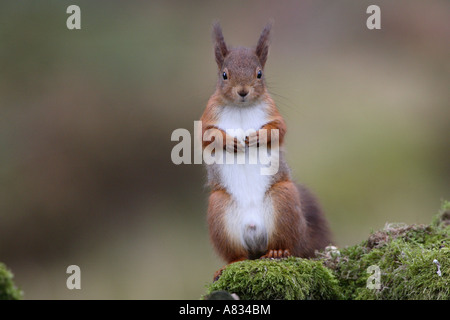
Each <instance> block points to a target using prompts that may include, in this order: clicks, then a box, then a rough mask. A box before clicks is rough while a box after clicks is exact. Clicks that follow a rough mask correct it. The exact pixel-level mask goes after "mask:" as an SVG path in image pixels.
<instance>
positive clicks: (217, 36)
mask: <svg viewBox="0 0 450 320" xmlns="http://www.w3.org/2000/svg"><path fill="white" fill-rule="evenodd" d="M213 40H214V54H215V56H216V62H217V65H218V66H219V68H222V65H223V61H224V60H225V56H226V55H227V54H228V48H227V44H226V43H225V40H224V38H223V34H222V28H221V27H220V24H219V23H218V22H216V23H214V25H213Z"/></svg>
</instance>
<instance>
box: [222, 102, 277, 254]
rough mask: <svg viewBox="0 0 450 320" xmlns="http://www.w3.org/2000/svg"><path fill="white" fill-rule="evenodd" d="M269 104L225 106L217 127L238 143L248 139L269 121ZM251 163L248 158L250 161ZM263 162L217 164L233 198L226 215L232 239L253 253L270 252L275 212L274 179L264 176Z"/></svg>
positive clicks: (225, 185) (223, 182) (223, 181)
mask: <svg viewBox="0 0 450 320" xmlns="http://www.w3.org/2000/svg"><path fill="white" fill-rule="evenodd" d="M266 108H267V106H266V105H255V106H252V107H246V108H238V107H225V108H224V109H223V110H222V112H221V113H220V116H219V121H218V123H217V126H218V127H219V128H220V129H222V130H224V131H227V130H229V129H234V131H229V132H230V133H231V134H232V135H234V136H235V137H236V138H237V139H238V140H240V141H242V140H244V139H245V134H243V133H245V132H247V131H248V130H249V129H252V130H255V131H256V130H258V129H260V128H261V127H262V126H263V125H265V124H266V123H267V122H268V119H267V113H266ZM246 160H248V159H246ZM262 166H263V165H262V164H260V163H256V164H254V163H249V162H248V161H245V163H243V164H238V163H236V162H235V163H233V164H226V163H225V164H221V165H217V168H218V172H219V174H220V179H221V182H222V184H223V186H224V187H225V188H226V190H227V191H228V193H229V194H230V195H231V197H232V198H233V200H234V201H233V206H231V207H230V208H229V209H228V211H227V213H226V218H225V219H226V224H227V231H228V234H229V236H231V237H232V238H233V240H234V241H239V242H240V243H241V244H242V245H243V246H244V247H245V248H246V249H247V250H249V251H250V252H263V251H265V250H266V247H267V242H268V234H270V231H271V230H272V229H273V209H272V204H271V201H270V199H266V197H265V194H266V191H267V190H268V188H269V187H270V185H269V184H270V179H271V177H270V176H268V175H262V174H261V170H260V169H261V167H262Z"/></svg>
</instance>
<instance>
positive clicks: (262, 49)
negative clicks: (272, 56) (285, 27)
mask: <svg viewBox="0 0 450 320" xmlns="http://www.w3.org/2000/svg"><path fill="white" fill-rule="evenodd" d="M272 25H273V21H272V20H271V21H269V22H268V23H267V24H266V26H265V27H264V29H263V31H262V32H261V36H260V37H259V40H258V44H257V45H256V50H255V52H256V55H257V56H258V58H259V61H260V62H261V66H262V67H263V68H264V65H265V64H266V61H267V56H268V55H269V42H270V30H271V29H272Z"/></svg>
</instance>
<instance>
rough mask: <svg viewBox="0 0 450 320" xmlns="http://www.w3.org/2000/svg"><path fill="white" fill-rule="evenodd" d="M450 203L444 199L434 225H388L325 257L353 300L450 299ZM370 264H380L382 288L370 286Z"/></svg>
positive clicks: (340, 283) (348, 296) (326, 262)
mask: <svg viewBox="0 0 450 320" xmlns="http://www.w3.org/2000/svg"><path fill="white" fill-rule="evenodd" d="M449 207H450V206H449V202H444V203H443V206H442V208H441V210H440V212H439V213H438V215H436V216H435V217H434V219H433V222H432V223H431V225H411V226H407V225H404V224H387V225H386V226H385V228H384V229H383V230H380V231H377V232H375V233H372V234H371V235H370V236H369V238H368V240H367V241H364V242H362V243H361V244H359V245H356V246H352V247H347V248H344V249H342V250H341V251H340V256H339V257H338V258H337V259H330V258H326V257H324V263H325V264H326V265H327V266H328V267H330V268H331V269H332V270H333V272H334V275H335V276H336V278H337V279H338V281H339V285H340V287H341V288H342V290H343V292H344V295H345V296H346V297H347V299H394V300H398V299H416V300H419V299H420V300H428V299H433V300H434V299H444V300H445V299H450V273H449V268H450V248H449V244H450V238H449V234H450V225H449V224H448V222H449V219H448V209H449ZM434 260H436V261H437V263H439V265H440V270H441V275H439V274H438V273H437V270H438V268H437V264H436V263H434V262H433V261H434ZM369 266H377V267H379V270H380V274H381V277H380V280H381V281H380V288H379V289H371V288H370V286H369V288H368V286H367V281H368V279H369V277H370V276H371V275H372V274H373V273H372V272H368V270H367V268H369Z"/></svg>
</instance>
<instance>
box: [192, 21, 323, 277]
mask: <svg viewBox="0 0 450 320" xmlns="http://www.w3.org/2000/svg"><path fill="white" fill-rule="evenodd" d="M271 26H272V24H271V23H269V24H267V25H266V27H265V28H264V30H263V31H262V33H261V36H260V37H259V40H258V43H257V45H256V48H247V47H235V48H231V47H229V46H227V44H226V43H225V40H224V37H223V34H222V29H221V27H220V25H219V24H218V23H216V24H214V27H213V39H214V53H215V60H216V62H217V66H218V81H217V87H216V90H215V92H214V94H213V95H212V96H211V97H210V99H209V101H208V104H207V106H206V109H205V111H204V113H203V115H202V117H201V121H202V148H203V150H204V149H205V148H206V147H208V146H209V145H210V144H215V143H216V144H217V145H216V147H219V148H220V147H222V148H223V149H224V150H223V151H224V152H226V153H234V154H237V153H240V152H244V153H245V152H246V150H248V149H249V147H255V146H256V147H259V143H260V142H261V141H259V139H260V136H261V133H262V130H264V129H265V130H267V131H266V135H267V139H266V141H264V143H267V148H268V149H269V150H270V148H271V142H272V139H273V137H272V134H271V132H273V131H271V129H276V130H278V137H277V138H278V145H279V152H278V155H277V158H276V160H277V161H279V162H278V163H279V167H278V171H277V172H276V173H275V174H273V175H271V176H270V175H262V174H261V172H260V170H259V169H260V166H262V164H260V163H257V164H249V163H244V164H226V163H225V164H217V163H213V164H208V165H206V168H207V174H208V185H209V187H210V189H211V194H210V196H209V203H208V213H207V222H208V226H209V233H210V239H211V242H212V244H213V245H214V248H215V250H216V251H217V253H218V254H219V255H220V256H221V257H222V258H223V259H224V260H225V261H226V262H227V263H232V262H236V261H240V260H245V259H257V258H284V257H288V256H296V257H303V258H308V257H312V256H314V254H315V251H316V250H321V249H324V248H325V246H327V245H329V244H330V232H329V228H328V224H327V221H326V219H325V217H324V215H323V213H322V211H321V209H320V207H319V204H318V202H317V200H316V198H315V197H314V196H313V195H312V193H311V192H310V191H308V190H307V189H306V188H305V187H303V186H300V185H297V184H296V183H294V182H293V181H292V178H291V173H290V169H289V167H288V165H287V164H286V161H285V159H284V152H283V147H284V137H285V135H286V123H285V121H284V119H283V117H282V116H281V114H280V113H279V111H278V109H277V107H276V105H275V102H274V100H272V98H271V96H270V95H269V93H268V91H267V87H266V83H265V76H264V66H265V64H266V60H267V57H268V52H269V36H270V30H271ZM231 129H242V130H241V131H237V132H236V130H235V131H234V132H233V131H230V130H231ZM249 129H253V130H254V132H255V134H253V135H251V136H245V135H244V134H239V132H246V130H249ZM208 133H209V135H208ZM211 133H213V134H214V137H213V138H211ZM217 137H219V139H215V138H217ZM219 140H220V141H219ZM218 142H220V144H218ZM230 146H231V147H230ZM219 273H220V272H219ZM219 275H220V274H219ZM216 278H217V276H216Z"/></svg>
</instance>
